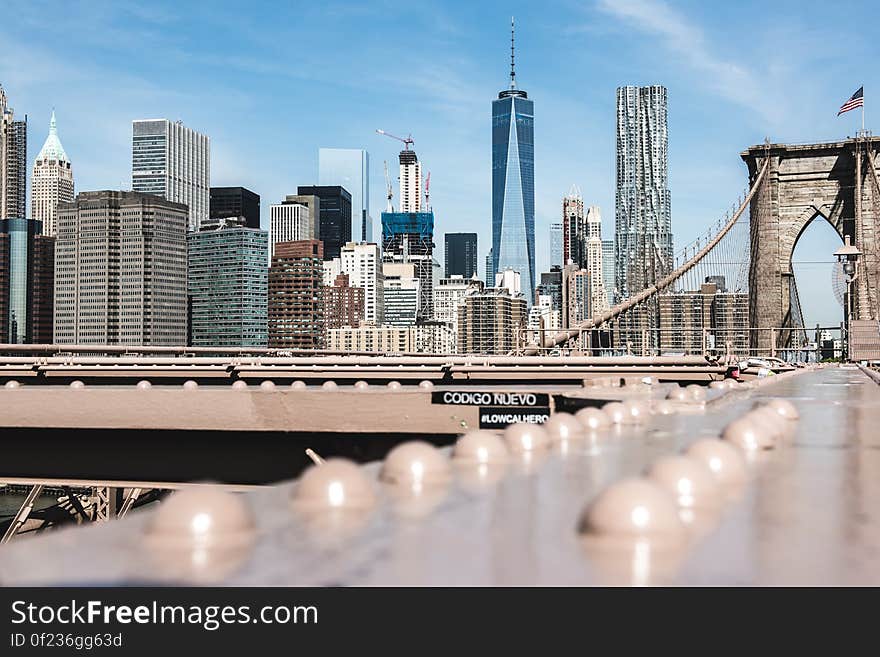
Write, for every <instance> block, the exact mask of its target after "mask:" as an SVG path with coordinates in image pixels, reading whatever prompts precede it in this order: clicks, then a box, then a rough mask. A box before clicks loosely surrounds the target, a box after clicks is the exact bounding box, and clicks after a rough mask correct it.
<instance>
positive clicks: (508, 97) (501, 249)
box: [492, 23, 535, 304]
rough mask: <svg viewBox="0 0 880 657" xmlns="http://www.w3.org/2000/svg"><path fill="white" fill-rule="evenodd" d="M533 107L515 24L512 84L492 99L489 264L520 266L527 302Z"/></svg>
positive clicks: (531, 268) (531, 262) (531, 279)
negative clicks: (520, 74) (518, 61)
mask: <svg viewBox="0 0 880 657" xmlns="http://www.w3.org/2000/svg"><path fill="white" fill-rule="evenodd" d="M534 121H535V109H534V104H533V103H532V101H531V100H529V99H528V94H527V93H526V92H525V91H523V90H521V89H517V88H516V73H515V70H514V60H513V24H512V23H511V33H510V88H509V89H505V90H504V91H502V92H500V93H499V94H498V99H497V100H493V101H492V269H493V270H494V271H495V272H501V271H504V270H505V269H508V268H509V269H513V270H515V271H518V272H519V273H520V276H521V280H522V291H523V295H524V296H525V297H526V300H527V301H528V303H529V304H531V303H532V301H533V296H534V290H535V137H534Z"/></svg>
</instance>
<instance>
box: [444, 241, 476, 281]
mask: <svg viewBox="0 0 880 657" xmlns="http://www.w3.org/2000/svg"><path fill="white" fill-rule="evenodd" d="M443 241H444V254H443V257H444V262H445V265H446V269H445V272H446V273H445V274H444V275H445V277H446V278H449V277H450V276H463V277H465V278H471V277H472V276H473V275H474V274H476V273H477V234H476V233H446V235H445V236H444V237H443Z"/></svg>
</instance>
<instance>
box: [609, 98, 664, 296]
mask: <svg viewBox="0 0 880 657" xmlns="http://www.w3.org/2000/svg"><path fill="white" fill-rule="evenodd" d="M667 150H668V134H667V96H666V88H665V87H661V86H656V85H655V86H650V87H631V86H629V87H620V88H618V89H617V192H616V195H615V239H616V258H615V266H616V279H617V280H616V287H617V289H618V292H619V293H620V295H621V299H626V298H628V297H630V296H632V295H634V294H637V293H639V292H641V291H642V290H643V289H645V288H646V287H648V286H649V285H651V284H653V283H654V282H655V281H656V280H658V279H659V278H661V277H662V276H663V275H664V273H667V272H670V271H672V260H673V253H672V225H671V218H670V212H671V211H670V196H669V178H668V154H667Z"/></svg>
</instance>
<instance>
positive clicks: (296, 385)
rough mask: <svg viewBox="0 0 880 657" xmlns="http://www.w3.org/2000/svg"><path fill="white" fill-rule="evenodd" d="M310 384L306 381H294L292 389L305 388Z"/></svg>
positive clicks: (291, 385)
mask: <svg viewBox="0 0 880 657" xmlns="http://www.w3.org/2000/svg"><path fill="white" fill-rule="evenodd" d="M307 387H308V386H307V385H306V382H305V381H294V382H293V383H291V384H290V389H291V390H305V389H306V388H307Z"/></svg>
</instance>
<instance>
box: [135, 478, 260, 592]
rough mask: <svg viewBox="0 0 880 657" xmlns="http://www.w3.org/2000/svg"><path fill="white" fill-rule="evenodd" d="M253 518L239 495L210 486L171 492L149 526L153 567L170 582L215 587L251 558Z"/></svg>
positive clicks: (149, 555) (146, 542)
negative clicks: (207, 584)
mask: <svg viewBox="0 0 880 657" xmlns="http://www.w3.org/2000/svg"><path fill="white" fill-rule="evenodd" d="M255 535H256V532H255V530H254V520H253V515H252V514H251V512H250V509H249V508H248V506H247V504H246V503H245V502H244V501H243V499H242V497H241V496H239V495H233V494H231V493H227V492H225V491H222V490H219V489H217V488H215V487H213V486H199V487H198V488H193V489H187V490H182V491H180V492H177V493H173V494H172V495H171V496H170V497H169V498H168V499H167V500H165V501H164V502H162V503H161V504H160V505H159V508H158V510H157V511H156V514H155V515H154V516H153V519H152V522H151V523H149V524H148V525H147V530H146V535H145V537H144V539H145V540H144V545H145V547H146V550H147V559H148V560H149V562H150V567H151V569H152V570H153V571H154V572H156V573H158V574H159V575H161V576H164V577H169V578H170V579H171V580H172V581H175V582H180V581H184V582H185V581H193V582H196V583H216V582H220V581H223V580H224V579H225V578H227V577H228V576H229V575H230V574H231V573H233V572H235V570H237V569H238V568H239V567H240V566H241V565H242V564H243V563H244V562H245V561H246V560H247V558H248V557H249V556H250V554H251V552H252V549H253V545H254V541H255Z"/></svg>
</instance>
